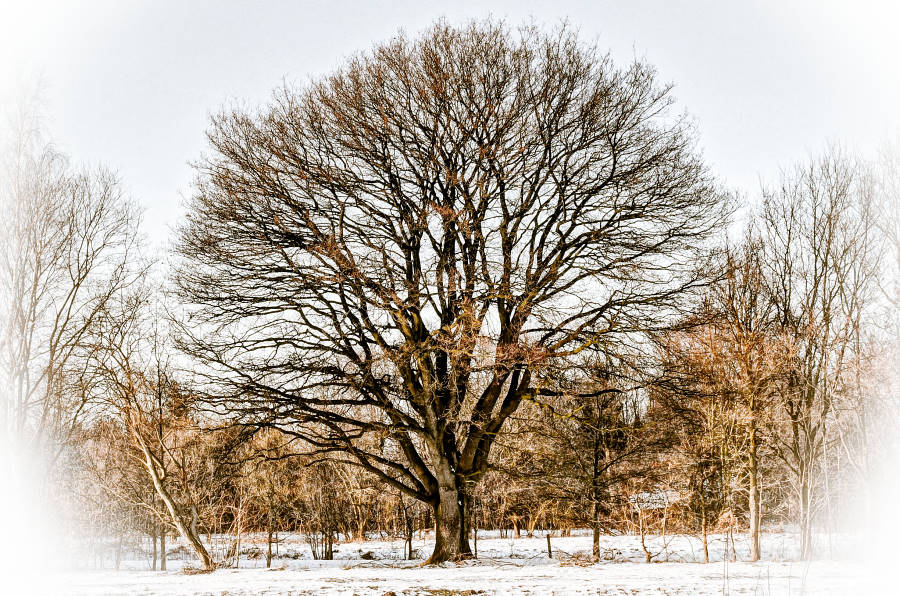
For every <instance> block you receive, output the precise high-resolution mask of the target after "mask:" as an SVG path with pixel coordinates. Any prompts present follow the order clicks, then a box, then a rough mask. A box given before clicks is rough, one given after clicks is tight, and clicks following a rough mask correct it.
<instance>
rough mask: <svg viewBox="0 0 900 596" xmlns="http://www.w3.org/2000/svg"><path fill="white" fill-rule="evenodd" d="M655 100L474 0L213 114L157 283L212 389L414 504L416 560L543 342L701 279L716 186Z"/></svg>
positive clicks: (444, 525)
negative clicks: (184, 318) (302, 81)
mask: <svg viewBox="0 0 900 596" xmlns="http://www.w3.org/2000/svg"><path fill="white" fill-rule="evenodd" d="M671 104H672V99H671V97H670V87H668V86H660V85H659V84H657V82H656V81H655V73H654V70H653V69H652V68H651V67H650V66H648V65H646V64H644V63H641V62H635V63H633V64H630V65H629V66H627V67H626V68H624V69H621V68H617V67H616V66H615V65H613V63H612V61H611V60H610V59H609V57H608V56H605V55H603V54H601V53H599V52H598V51H597V49H596V48H594V47H589V46H585V45H583V44H581V43H579V41H578V39H577V38H576V36H575V34H574V33H573V32H572V31H571V30H569V29H566V28H562V29H560V30H557V31H555V32H551V33H545V32H542V31H540V30H537V29H534V28H523V29H522V30H520V31H518V32H513V31H510V29H509V28H508V27H507V26H505V25H504V24H502V23H495V22H482V23H473V24H470V25H467V26H464V27H462V28H453V27H450V26H448V25H445V24H438V25H436V26H434V27H432V28H431V29H430V30H429V31H428V32H427V33H425V34H424V35H423V36H422V37H420V38H418V39H415V40H408V39H406V38H404V37H398V38H396V39H394V40H392V41H391V42H389V43H387V44H385V45H381V46H378V47H376V48H374V49H373V50H372V51H371V52H369V53H368V54H365V55H361V56H358V57H356V58H353V59H351V60H350V61H348V62H347V64H346V65H345V66H343V67H342V68H341V69H340V70H338V71H337V72H335V73H334V74H332V75H331V76H329V77H326V78H324V79H322V80H320V81H318V82H316V83H314V84H311V85H309V86H307V87H305V88H303V89H301V90H293V89H290V88H286V89H282V90H280V91H279V92H277V93H276V95H275V99H274V100H273V103H272V104H271V105H270V106H269V107H268V108H266V109H265V110H263V111H261V112H260V113H258V114H256V115H253V114H247V113H242V112H239V111H232V112H226V113H223V114H220V115H219V116H216V117H215V118H214V119H213V123H212V127H211V128H210V130H209V133H208V136H209V142H210V150H209V153H208V154H207V155H206V157H205V158H203V159H202V160H201V161H200V162H199V164H198V165H197V171H198V182H197V187H196V194H195V196H194V198H193V201H192V203H191V205H190V210H189V215H188V222H187V224H186V225H185V226H184V227H183V229H182V230H181V238H180V252H181V254H182V256H183V257H184V259H185V260H184V265H183V267H181V269H180V273H179V278H178V283H179V288H180V292H181V296H182V297H183V299H184V300H185V301H186V302H187V303H189V304H191V305H193V308H192V314H191V317H192V319H191V325H190V326H187V325H186V326H185V328H184V329H183V332H184V334H185V337H184V340H185V341H184V347H185V348H186V349H187V350H188V351H189V352H190V353H191V354H192V355H193V356H194V357H196V358H197V359H198V360H199V361H202V362H204V363H206V364H207V365H208V367H209V368H208V371H209V375H208V377H207V380H208V381H209V382H210V383H211V386H210V387H209V391H210V394H211V397H213V398H214V402H215V403H216V404H217V407H219V408H220V410H221V411H222V412H229V413H233V414H237V415H239V416H240V418H241V419H242V420H243V421H244V422H247V423H251V424H259V425H277V426H280V427H281V428H283V429H285V430H286V431H290V432H293V433H296V434H298V435H300V436H302V437H303V438H304V439H306V440H307V441H309V442H310V443H311V444H313V445H316V446H318V447H319V448H321V449H323V450H334V451H339V452H343V453H344V454H345V457H346V459H347V460H348V461H352V462H354V463H356V464H357V465H360V466H362V467H364V468H365V469H367V470H369V471H370V472H372V473H373V474H375V475H377V476H378V477H379V478H380V479H381V480H382V481H383V482H385V483H387V484H388V485H390V486H392V487H393V488H395V489H398V490H400V491H402V492H404V493H406V494H407V495H409V496H412V497H415V498H416V499H419V500H421V501H423V502H426V503H428V504H430V505H431V506H432V507H433V510H434V518H435V526H436V542H435V549H434V552H433V554H432V556H431V558H430V559H429V560H430V562H432V563H437V562H441V561H444V560H447V559H455V558H459V557H467V556H469V555H470V546H469V527H468V519H469V506H470V500H469V496H468V495H470V494H471V487H472V486H473V485H474V484H475V483H477V482H478V481H479V479H480V478H481V477H482V475H483V474H484V473H485V471H486V469H487V465H488V458H489V455H490V451H491V447H492V445H493V443H494V440H495V438H496V436H497V434H498V433H499V432H500V431H501V429H502V427H503V424H504V421H506V420H507V418H508V417H509V416H510V415H511V414H512V413H513V412H514V411H515V410H516V409H517V408H518V407H519V404H520V403H521V402H522V400H523V399H525V398H527V397H530V396H536V395H541V394H550V393H553V390H552V389H550V388H548V387H547V385H546V384H545V382H544V380H543V378H542V374H543V372H542V371H544V370H545V366H546V365H547V363H549V362H551V361H556V362H558V363H560V364H563V363H565V362H566V361H568V359H572V358H573V357H574V356H575V355H579V354H580V355H581V356H584V355H586V354H588V353H589V352H591V351H600V347H599V346H600V343H601V342H600V340H601V339H603V340H604V342H607V343H608V342H610V341H612V340H613V338H614V337H617V336H620V335H622V334H626V333H629V332H637V331H641V330H644V329H647V328H651V327H653V326H655V325H659V324H660V322H661V320H662V319H663V318H665V316H666V315H668V314H670V313H671V312H672V309H673V308H675V307H676V306H677V305H678V303H679V300H682V299H683V298H684V296H685V294H686V292H687V291H688V290H690V289H692V288H694V287H695V286H697V285H699V284H700V283H701V282H702V278H701V276H700V275H699V274H698V273H697V269H698V267H697V266H698V264H700V263H701V262H702V259H703V254H704V249H705V248H706V241H707V239H708V238H709V237H710V235H711V233H712V232H714V231H715V230H717V229H718V228H719V227H720V226H721V224H722V223H723V221H724V219H725V216H726V211H727V209H726V208H725V201H723V196H722V195H721V194H720V193H719V192H718V191H717V189H716V188H715V186H714V184H713V182H712V181H711V179H710V177H709V176H708V174H707V172H706V169H705V167H704V166H703V164H702V162H701V161H700V159H699V158H698V156H697V153H696V152H695V149H694V138H693V132H692V130H691V128H690V127H689V126H688V124H687V123H686V122H685V121H684V120H682V119H679V118H676V117H673V116H672V115H671V114H670V112H669V107H670V106H671ZM306 422H310V423H314V424H309V425H305V426H301V425H298V423H301V424H302V423H306ZM369 436H376V437H380V438H381V441H383V442H384V443H385V444H386V445H387V449H385V450H384V452H383V453H384V455H383V454H382V453H376V452H373V451H369V450H366V449H365V447H364V445H365V444H366V443H365V442H364V439H366V437H369Z"/></svg>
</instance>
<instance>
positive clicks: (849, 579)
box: [9, 532, 900, 596]
mask: <svg viewBox="0 0 900 596" xmlns="http://www.w3.org/2000/svg"><path fill="white" fill-rule="evenodd" d="M579 534H580V535H575V536H570V537H553V538H552V539H551V543H552V547H553V558H552V559H551V558H549V557H548V556H547V550H546V549H547V542H546V538H545V536H543V535H536V536H535V537H533V538H525V537H523V538H519V539H512V538H501V537H499V535H498V534H497V533H496V532H494V533H491V534H489V535H486V536H482V537H480V538H479V540H478V556H479V559H478V560H476V561H466V562H463V563H459V564H455V563H447V564H444V565H443V566H440V567H421V566H420V565H421V561H420V560H419V561H404V560H402V556H403V544H402V543H401V542H400V541H395V542H390V541H375V540H372V541H367V542H356V543H354V542H346V543H341V544H339V545H336V550H335V557H336V559H335V560H333V561H314V560H312V559H311V557H310V555H309V547H308V546H307V545H306V543H305V542H304V541H303V539H302V537H301V536H297V535H287V536H283V537H282V539H283V542H282V543H281V544H280V545H279V557H278V558H277V559H276V560H275V561H274V562H273V565H272V569H265V558H264V557H262V558H259V557H256V558H250V557H255V554H258V553H260V552H262V549H263V548H264V544H253V542H252V541H248V544H247V547H246V549H243V550H244V552H245V553H246V554H247V555H250V557H247V556H245V557H244V558H242V560H241V561H240V568H239V569H234V568H228V569H218V570H216V571H215V572H213V573H208V574H197V575H188V574H185V573H183V572H181V571H180V568H181V566H182V565H186V566H190V565H191V564H192V561H190V560H185V561H179V560H174V561H170V563H169V571H166V572H160V571H156V572H154V571H150V570H148V562H147V561H146V560H128V561H125V562H124V564H123V565H122V570H120V571H113V570H90V569H83V570H77V571H67V572H64V573H61V574H57V575H52V576H50V575H48V576H46V577H43V578H41V580H42V581H34V582H29V585H28V586H27V592H28V593H37V592H43V593H48V594H49V593H53V594H79V595H85V594H104V595H106V594H148V595H150V594H154V595H155V594H215V595H232V594H234V595H237V594H248V595H249V594H359V595H363V594H377V595H384V594H389V593H394V594H396V595H400V594H440V595H442V596H449V595H451V594H623V595H625V594H627V595H631V594H669V595H674V594H760V595H768V594H798V595H799V594H854V595H855V596H862V595H864V594H898V593H900V587H895V586H892V585H891V583H889V582H887V583H886V582H882V581H881V580H882V578H880V577H878V574H877V573H874V572H873V567H872V566H871V565H869V564H868V563H865V562H863V561H860V560H856V561H852V560H841V561H839V562H838V561H833V560H817V561H813V562H811V563H803V562H798V561H796V540H795V538H794V536H793V535H791V534H780V533H770V534H766V535H765V536H764V540H763V548H764V561H761V562H759V563H747V562H742V561H740V559H741V558H746V556H747V543H746V539H745V538H743V537H736V538H735V546H736V547H737V555H738V559H739V560H738V561H737V562H730V561H724V560H723V554H724V549H725V540H724V537H723V536H713V537H711V540H710V556H711V558H712V559H713V560H714V561H715V562H712V563H709V564H704V563H700V562H698V561H700V560H701V558H702V547H701V544H700V541H699V540H698V539H696V538H693V537H686V536H669V537H666V538H663V537H659V536H656V537H652V538H649V537H648V539H647V546H648V548H649V549H650V551H651V553H652V554H653V555H654V559H653V560H654V561H659V562H653V563H650V564H647V563H644V562H643V561H644V553H643V551H642V549H641V546H640V538H639V537H636V536H603V537H602V541H601V549H602V550H603V552H604V560H603V561H601V562H600V563H597V564H594V565H590V564H589V561H588V560H587V555H588V554H589V553H590V548H591V543H590V537H589V536H588V535H587V534H586V533H579ZM257 540H261V539H259V538H258V539H257ZM840 545H841V544H840V541H838V544H837V545H835V544H834V543H833V544H832V545H831V546H832V547H835V546H838V547H839V546H840ZM414 546H415V548H416V549H417V551H419V552H420V553H423V554H425V555H427V554H428V552H429V550H430V548H429V547H430V544H429V542H428V541H427V540H417V541H416V543H415V544H414ZM844 546H846V543H844ZM729 548H731V547H730V546H729ZM820 548H821V549H822V550H824V551H827V550H829V548H828V545H827V544H824V543H823V544H820ZM831 550H832V552H835V551H836V552H838V554H847V553H846V552H843V553H842V552H841V551H842V549H840V548H836V549H835V548H832V549H831ZM844 550H846V549H844ZM363 555H365V557H366V558H362V557H363ZM368 557H374V558H368ZM729 559H730V557H729ZM893 571H894V570H891V574H890V575H891V576H894V575H896V574H895V573H893ZM9 593H14V592H9Z"/></svg>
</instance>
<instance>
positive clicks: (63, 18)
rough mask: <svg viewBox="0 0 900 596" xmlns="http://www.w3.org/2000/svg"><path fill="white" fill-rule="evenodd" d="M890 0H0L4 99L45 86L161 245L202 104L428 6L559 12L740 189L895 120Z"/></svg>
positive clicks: (516, 17) (304, 68)
mask: <svg viewBox="0 0 900 596" xmlns="http://www.w3.org/2000/svg"><path fill="white" fill-rule="evenodd" d="M897 4H898V3H897V2H891V1H889V0H884V1H875V0H861V1H850V0H846V1H845V2H831V1H824V0H822V1H799V0H797V1H792V0H782V1H775V0H772V1H762V0H760V1H754V0H743V1H725V0H722V1H694V2H678V1H664V0H656V1H632V2H626V1H624V0H623V1H611V0H596V1H588V0H583V1H581V2H575V1H565V0H546V1H543V2H532V1H528V0H514V1H487V0H484V1H482V2H451V1H444V2H430V1H424V0H418V1H406V0H404V1H393V2H381V1H379V2H375V1H373V2H362V1H359V2H344V1H341V0H329V1H324V2H319V1H300V0H298V1H295V2H275V1H270V2H232V1H225V0H216V1H187V0H182V1H172V2H164V1H161V0H157V1H154V2H128V1H116V2H101V1H96V2H86V1H85V2H77V1H70V2H41V1H36V0H20V1H19V2H9V1H8V0H0V7H2V8H0V86H2V89H0V91H2V93H0V98H6V99H7V100H8V99H9V98H10V97H12V96H13V95H14V90H15V89H16V88H21V86H22V85H23V83H22V81H25V84H26V85H27V82H28V81H29V80H34V79H35V78H36V77H40V79H41V80H42V81H43V84H44V88H45V91H44V100H45V103H46V109H45V114H46V116H47V124H48V129H49V132H50V134H51V136H52V137H53V139H54V140H55V141H56V143H57V145H58V146H59V147H60V148H61V149H62V150H64V151H65V152H67V153H69V154H70V155H72V156H73V158H74V159H75V160H76V161H79V162H90V163H97V162H102V163H105V164H107V165H108V166H110V167H111V168H113V169H114V170H116V171H117V172H118V173H119V175H120V176H121V177H122V179H123V181H124V183H125V185H126V188H127V189H128V191H129V192H130V193H131V194H133V195H134V196H135V198H136V199H137V200H138V201H140V202H141V203H142V204H143V205H144V206H145V208H146V216H145V219H146V232H147V235H148V236H149V238H150V240H151V241H152V242H153V243H154V244H157V243H161V242H163V240H164V238H165V234H166V231H167V229H169V228H170V227H171V226H174V225H177V223H178V222H179V220H180V218H181V215H182V213H183V208H182V202H183V200H182V199H183V197H184V196H186V195H188V194H189V193H190V184H191V178H192V173H191V169H190V167H189V165H188V163H187V162H188V161H189V160H191V159H194V158H196V157H197V156H198V155H199V154H200V152H201V151H202V150H203V149H204V130H205V129H206V126H207V120H208V116H209V114H210V113H211V112H213V111H216V110H217V109H218V108H220V107H222V106H223V105H224V104H226V103H228V102H233V101H239V102H242V103H244V104H246V105H250V106H253V105H258V104H260V103H262V102H265V101H266V100H267V98H268V97H269V95H270V93H271V91H272V90H273V88H275V87H276V86H278V85H279V84H280V83H281V81H282V80H285V79H286V80H289V81H295V82H302V81H304V80H306V79H308V78H310V77H315V76H317V75H318V74H321V73H324V72H328V71H330V70H332V69H334V68H336V67H338V66H339V65H340V64H341V62H342V61H343V60H344V59H345V58H346V57H347V56H349V55H351V54H353V53H355V52H357V51H359V50H363V49H366V48H369V47H371V46H372V44H373V43H376V42H378V41H381V40H385V39H387V38H389V37H390V36H392V35H393V34H395V33H396V32H397V31H398V30H399V29H404V30H405V31H407V32H408V33H409V34H412V35H414V34H415V33H416V32H418V31H420V30H422V29H423V28H425V27H427V26H428V25H429V24H430V23H431V22H433V21H434V20H435V19H437V18H439V17H445V18H447V19H448V20H449V21H450V22H460V21H464V20H466V19H470V18H473V17H475V18H481V17H485V16H488V15H493V16H495V17H499V18H505V19H507V20H508V21H509V22H511V23H513V24H518V23H520V22H522V21H523V20H525V19H528V18H533V20H534V21H536V22H537V23H548V24H554V23H557V22H559V21H560V20H561V19H564V18H565V19H568V20H569V21H570V22H571V23H572V24H574V25H576V26H577V27H578V28H579V29H580V32H581V35H582V37H583V38H585V39H586V40H597V41H598V42H599V44H600V45H601V47H606V48H609V50H610V51H611V52H612V54H613V56H614V58H616V59H617V61H618V62H620V63H625V62H626V61H628V60H630V59H632V58H633V57H635V56H638V57H642V58H645V59H646V60H647V61H649V62H650V63H652V64H654V65H655V66H656V67H657V69H658V71H659V75H660V79H661V80H663V81H669V82H672V83H674V84H675V96H676V98H677V99H678V105H679V110H682V109H683V110H686V111H687V112H688V113H690V114H691V115H692V116H693V117H694V118H695V120H696V122H697V124H698V128H699V132H700V143H701V147H702V149H703V151H704V153H705V155H706V157H707V160H708V162H709V163H710V165H711V166H712V167H713V169H714V171H716V172H717V173H718V174H719V175H720V176H721V177H722V178H723V180H725V181H726V182H727V183H729V184H730V185H732V186H734V187H736V188H740V189H743V190H744V191H745V192H746V193H748V194H749V195H751V196H752V195H753V194H754V193H755V192H756V190H757V189H758V180H759V178H760V177H762V178H763V179H771V178H772V177H773V176H774V175H775V174H776V173H777V170H778V167H779V166H784V165H789V164H790V163H792V162H795V161H797V160H800V159H803V158H804V157H806V156H808V155H809V154H810V153H814V152H816V151H819V150H821V149H822V148H823V147H824V146H825V145H826V143H827V142H829V141H840V142H842V143H845V144H846V145H848V146H849V147H851V148H854V149H858V150H861V151H868V150H871V149H872V148H874V147H876V146H877V145H879V144H880V143H882V142H884V141H885V140H886V139H888V138H889V137H893V136H895V135H896V133H897V131H898V129H900V66H898V60H900V30H898V25H900V8H898V6H897Z"/></svg>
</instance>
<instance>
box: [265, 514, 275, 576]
mask: <svg viewBox="0 0 900 596" xmlns="http://www.w3.org/2000/svg"><path fill="white" fill-rule="evenodd" d="M267 522H268V523H267V524H266V525H267V526H268V527H267V528H266V529H267V536H266V546H267V550H266V568H269V567H271V566H272V526H273V520H272V506H271V504H270V505H269V513H268V519H267Z"/></svg>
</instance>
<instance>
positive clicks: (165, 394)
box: [88, 288, 215, 570]
mask: <svg viewBox="0 0 900 596" xmlns="http://www.w3.org/2000/svg"><path fill="white" fill-rule="evenodd" d="M149 296H150V293H149V292H148V291H147V290H146V289H143V288H139V289H138V290H137V291H135V292H129V293H127V294H121V295H119V296H117V297H116V298H115V299H114V300H111V301H109V302H108V303H107V304H106V306H105V308H104V310H103V312H102V313H100V315H99V316H98V320H97V325H96V326H95V328H94V329H93V334H92V335H91V337H90V339H91V340H92V346H91V347H92V351H91V357H90V359H89V364H88V368H89V369H90V371H91V379H92V387H91V391H92V392H93V393H94V395H95V399H96V401H97V402H98V403H102V404H103V405H104V406H105V414H106V415H112V416H113V417H114V418H115V419H117V420H118V422H119V424H120V426H121V428H122V429H123V431H124V433H125V434H126V436H127V437H128V438H129V440H130V443H131V445H132V447H133V448H134V450H135V452H136V453H137V455H138V457H137V459H138V460H139V461H140V464H141V466H142V469H143V471H144V473H146V474H147V477H148V478H149V480H150V482H151V483H152V485H153V488H154V490H155V491H156V494H157V496H158V497H159V500H160V501H161V502H162V505H163V511H164V512H165V514H166V515H168V521H169V523H171V525H172V526H174V527H175V529H176V530H177V531H178V533H179V534H181V536H182V537H183V538H184V539H185V541H187V543H188V544H189V545H190V547H191V549H192V550H193V551H194V553H195V554H196V555H197V558H198V559H199V560H200V562H201V564H202V565H203V568H204V569H206V570H212V569H214V568H215V563H214V561H213V558H212V557H211V556H210V554H209V552H208V551H207V549H206V547H205V546H204V545H203V543H202V541H201V540H200V536H199V533H198V531H197V526H196V523H195V521H194V518H195V516H194V514H193V513H192V508H191V507H189V506H188V505H187V504H186V503H185V501H187V500H188V499H186V498H184V497H185V496H186V493H187V491H186V490H184V489H186V488H187V487H186V486H185V485H186V484H187V483H182V489H183V490H182V491H181V492H182V495H181V496H182V497H183V498H182V499H181V502H179V499H178V498H177V497H178V494H177V493H176V492H175V489H174V487H173V485H174V480H175V479H174V478H172V476H174V475H175V474H174V473H173V472H174V471H175V470H174V469H176V468H177V467H178V466H177V464H178V458H176V457H174V456H173V452H175V451H176V449H175V448H174V447H173V445H172V442H173V437H174V440H175V441H177V440H178V436H177V431H178V429H177V428H174V429H173V428H172V427H173V425H174V423H176V422H177V420H173V419H174V418H177V412H178V411H179V410H180V409H182V408H183V407H184V403H183V402H184V396H183V395H182V394H181V393H180V392H179V391H178V387H177V384H176V383H175V382H174V381H173V380H172V379H171V377H170V375H169V372H168V366H167V364H166V360H165V358H166V356H165V354H166V350H165V346H164V345H163V342H164V340H163V336H162V335H161V331H160V329H159V328H158V327H157V326H155V325H153V324H152V322H151V321H150V320H148V319H149V314H150V313H149V310H150V309H149V303H150V298H149ZM173 430H174V431H175V432H173ZM167 461H168V462H169V463H168V465H167ZM183 471H185V472H186V470H183Z"/></svg>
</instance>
